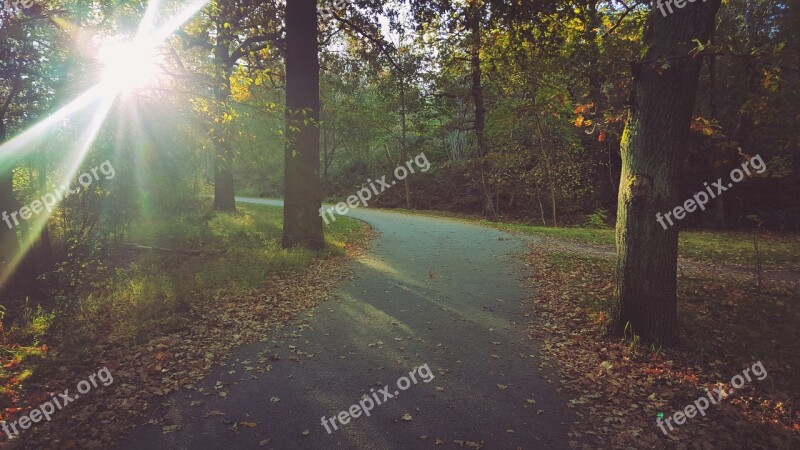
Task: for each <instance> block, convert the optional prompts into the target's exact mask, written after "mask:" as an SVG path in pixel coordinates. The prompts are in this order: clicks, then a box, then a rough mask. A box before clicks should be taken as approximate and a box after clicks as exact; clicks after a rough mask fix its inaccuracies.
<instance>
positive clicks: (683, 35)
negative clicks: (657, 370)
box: [615, 0, 720, 345]
mask: <svg viewBox="0 0 800 450" xmlns="http://www.w3.org/2000/svg"><path fill="white" fill-rule="evenodd" d="M719 5H720V0H709V1H707V2H695V3H687V4H685V7H684V8H683V9H675V11H674V13H672V14H669V15H667V16H666V17H663V16H662V14H661V13H660V12H659V11H658V9H655V8H654V10H653V11H651V13H650V17H649V21H648V26H647V29H646V31H645V34H644V42H645V45H646V46H647V50H646V52H645V54H644V60H643V61H641V62H638V63H634V64H633V76H634V88H633V89H634V92H633V95H632V105H631V111H630V113H629V116H628V123H627V126H626V128H625V132H624V133H623V137H622V143H621V151H622V175H621V180H620V187H619V199H618V205H619V206H618V214H617V257H618V262H617V286H616V292H615V309H616V311H615V319H616V326H617V330H618V331H619V332H620V333H625V334H626V335H628V336H631V335H638V336H639V337H640V339H641V340H642V341H643V342H648V343H659V344H663V345H674V344H676V343H677V341H678V318H677V300H676V274H677V256H678V229H677V227H676V226H672V227H668V228H667V229H666V230H665V229H664V228H662V226H661V225H660V224H659V223H658V222H657V221H656V213H661V214H664V213H665V212H667V211H671V210H672V209H673V208H675V207H676V206H678V205H679V204H680V203H679V202H682V200H683V199H680V198H678V187H679V180H680V178H681V169H682V166H683V162H684V159H685V150H686V145H687V142H688V137H689V125H690V123H691V118H692V112H693V110H694V103H695V96H696V91H697V82H698V77H699V73H700V64H701V58H693V57H691V56H689V53H690V50H691V49H692V48H694V46H695V44H694V43H692V40H693V39H699V40H700V41H701V42H707V41H708V39H709V36H710V35H711V33H712V31H713V29H714V18H715V16H716V13H717V10H718V9H719Z"/></svg>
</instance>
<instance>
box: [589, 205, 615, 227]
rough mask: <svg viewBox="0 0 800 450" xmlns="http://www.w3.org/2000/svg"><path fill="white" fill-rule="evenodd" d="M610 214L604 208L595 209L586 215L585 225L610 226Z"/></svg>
mask: <svg viewBox="0 0 800 450" xmlns="http://www.w3.org/2000/svg"><path fill="white" fill-rule="evenodd" d="M608 219H609V214H608V211H607V210H605V209H603V208H598V209H596V210H594V212H593V213H591V214H589V215H587V216H586V220H584V221H583V226H584V227H586V228H609V225H608Z"/></svg>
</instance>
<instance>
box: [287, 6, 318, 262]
mask: <svg viewBox="0 0 800 450" xmlns="http://www.w3.org/2000/svg"><path fill="white" fill-rule="evenodd" d="M317 33H318V30H317V3H316V1H315V0H290V1H288V2H286V138H287V143H286V155H285V160H286V167H285V180H284V183H285V189H284V190H285V194H284V202H285V204H284V209H283V218H284V219H283V246H284V247H285V248H289V247H293V246H296V245H303V246H305V247H308V248H312V249H321V248H324V247H325V238H324V236H323V234H322V218H321V217H320V214H319V210H320V208H321V207H322V184H321V183H320V177H319V172H320V167H319V166H320V162H319V136H320V135H319V111H320V101H319V59H318V52H319V44H318V41H317Z"/></svg>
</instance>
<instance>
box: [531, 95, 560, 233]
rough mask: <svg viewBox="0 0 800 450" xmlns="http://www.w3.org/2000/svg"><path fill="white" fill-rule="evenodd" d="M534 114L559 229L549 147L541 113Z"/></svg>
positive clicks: (554, 217)
mask: <svg viewBox="0 0 800 450" xmlns="http://www.w3.org/2000/svg"><path fill="white" fill-rule="evenodd" d="M534 114H536V129H537V130H538V132H539V145H541V147H542V156H543V159H544V170H545V172H546V173H547V184H549V185H550V206H551V208H552V212H553V226H554V227H558V215H557V213H556V185H555V182H554V181H553V166H552V165H551V164H550V155H549V154H548V153H547V147H545V143H544V133H542V124H541V121H540V120H539V113H538V112H537V111H535V110H534Z"/></svg>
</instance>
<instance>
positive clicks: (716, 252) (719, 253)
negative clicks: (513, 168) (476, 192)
mask: <svg viewBox="0 0 800 450" xmlns="http://www.w3.org/2000/svg"><path fill="white" fill-rule="evenodd" d="M480 223H481V224H483V225H487V226H491V227H494V228H498V229H501V230H507V231H518V232H522V233H525V234H532V235H534V234H542V235H545V236H551V237H555V238H559V239H566V240H570V241H575V242H581V243H588V244H595V245H602V246H607V247H613V246H615V245H616V243H615V231H614V229H613V228H582V227H563V228H552V227H542V226H533V225H524V224H518V223H498V222H491V221H488V220H481V221H480ZM758 240H759V251H760V254H761V263H762V264H763V265H764V266H765V267H769V268H787V269H800V235H797V234H794V235H792V234H783V233H772V232H764V231H762V232H759V236H758ZM678 245H679V252H680V254H681V255H682V256H688V257H690V258H693V259H697V260H700V261H711V262H716V263H729V264H738V265H747V266H754V265H755V261H756V259H755V255H756V254H755V247H754V245H753V232H752V231H694V230H691V231H682V232H681V233H680V238H679V244H678Z"/></svg>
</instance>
